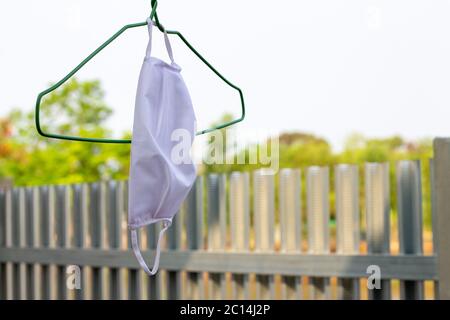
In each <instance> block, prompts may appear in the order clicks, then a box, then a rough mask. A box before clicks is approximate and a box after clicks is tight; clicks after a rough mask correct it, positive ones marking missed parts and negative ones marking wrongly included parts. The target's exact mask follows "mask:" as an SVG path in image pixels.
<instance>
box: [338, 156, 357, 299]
mask: <svg viewBox="0 0 450 320" xmlns="http://www.w3.org/2000/svg"><path fill="white" fill-rule="evenodd" d="M335 177H336V178H335V180H336V182H335V183H336V188H335V191H336V222H337V230H336V238H337V253H338V254H358V253H359V240H360V228H359V179H358V166H356V165H348V164H340V165H337V166H336V167H335ZM359 293H360V290H359V279H343V278H339V279H338V299H355V300H357V299H359Z"/></svg>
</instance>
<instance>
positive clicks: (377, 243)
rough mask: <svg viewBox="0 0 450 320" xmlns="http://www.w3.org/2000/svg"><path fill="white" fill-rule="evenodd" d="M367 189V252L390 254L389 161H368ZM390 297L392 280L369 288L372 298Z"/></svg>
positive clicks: (384, 298) (366, 173)
mask: <svg viewBox="0 0 450 320" xmlns="http://www.w3.org/2000/svg"><path fill="white" fill-rule="evenodd" d="M365 191H366V192H365V194H366V223H367V236H366V238H367V252H368V253H369V254H371V253H374V254H389V252H390V242H389V241H390V232H389V230H390V220H389V215H390V211H391V203H390V195H389V163H366V165H365ZM381 272H382V270H381ZM390 297H391V282H390V280H387V279H385V280H382V281H381V288H380V289H377V288H373V289H369V298H370V299H373V300H386V299H390Z"/></svg>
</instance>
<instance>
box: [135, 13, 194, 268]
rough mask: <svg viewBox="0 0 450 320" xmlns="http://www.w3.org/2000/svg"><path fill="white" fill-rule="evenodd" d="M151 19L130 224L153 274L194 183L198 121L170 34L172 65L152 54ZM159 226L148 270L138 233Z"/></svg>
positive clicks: (141, 82)
mask: <svg viewBox="0 0 450 320" xmlns="http://www.w3.org/2000/svg"><path fill="white" fill-rule="evenodd" d="M147 21H148V32H149V42H148V46H147V53H146V57H145V59H144V63H143V65H142V69H141V73H140V76H139V83H138V88H137V94H136V106H135V110H134V124H133V138H132V144H131V161H130V177H129V193H128V199H129V201H128V205H129V212H128V226H129V228H130V230H131V243H132V248H133V251H134V254H135V255H136V258H137V260H138V261H139V264H140V266H141V267H142V268H143V269H144V270H145V272H146V273H147V274H149V275H154V274H155V273H156V272H157V271H158V266H159V255H160V244H161V238H162V236H163V234H164V232H165V231H166V230H167V229H168V228H169V227H170V225H171V223H172V218H173V217H174V216H175V214H176V213H177V212H178V210H179V208H180V206H181V204H182V202H183V200H184V199H185V198H186V196H187V194H188V193H189V190H190V189H191V187H192V185H193V184H194V182H195V179H196V171H195V165H194V163H193V161H192V159H191V158H190V155H189V151H190V150H189V149H190V147H191V145H192V142H193V139H194V137H195V127H196V125H195V123H196V119H195V114H194V109H193V106H192V102H191V98H190V96H189V92H188V90H187V87H186V85H185V83H184V81H183V78H182V76H181V74H180V71H181V68H180V67H179V66H178V65H177V64H176V63H175V62H174V60H173V54H172V49H171V46H170V42H169V38H168V36H167V34H166V33H164V40H165V44H166V49H167V52H168V54H169V57H170V60H171V64H168V63H166V62H164V61H162V60H160V59H157V58H153V57H151V56H150V54H151V49H152V28H153V22H152V21H151V20H147ZM180 139H183V141H182V142H180ZM186 140H188V141H186ZM181 144H183V146H187V147H188V148H187V152H186V148H180V146H181ZM180 150H182V151H184V152H179V151H180ZM186 153H187V154H186ZM156 222H162V223H163V228H162V230H161V231H160V233H159V238H158V242H157V246H156V254H155V259H154V265H153V268H152V269H151V270H150V269H149V267H148V266H147V264H146V263H145V261H144V259H143V257H142V254H141V251H140V249H139V242H138V234H137V229H138V228H140V227H143V226H146V225H148V224H151V223H156Z"/></svg>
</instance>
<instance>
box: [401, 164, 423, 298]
mask: <svg viewBox="0 0 450 320" xmlns="http://www.w3.org/2000/svg"><path fill="white" fill-rule="evenodd" d="M420 174H421V171H420V162H419V161H399V162H397V207H398V236H399V243H400V253H402V254H422V252H423V246H422V189H421V188H422V184H421V177H420ZM400 284H401V285H400V289H401V297H402V299H409V300H411V299H414V300H417V299H423V282H422V281H401V282H400Z"/></svg>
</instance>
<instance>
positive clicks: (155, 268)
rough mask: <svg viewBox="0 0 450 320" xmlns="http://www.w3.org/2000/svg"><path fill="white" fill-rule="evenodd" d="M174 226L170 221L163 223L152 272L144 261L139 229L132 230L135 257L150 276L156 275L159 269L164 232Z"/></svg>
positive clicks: (132, 245)
mask: <svg viewBox="0 0 450 320" xmlns="http://www.w3.org/2000/svg"><path fill="white" fill-rule="evenodd" d="M171 224H172V221H171V220H170V219H165V220H164V221H163V228H162V229H161V231H160V232H159V237H158V243H157V244H156V253H155V260H154V262H153V268H152V270H151V271H150V269H149V267H148V266H147V263H146V262H145V260H144V257H142V253H141V249H140V248H139V241H138V236H137V229H131V247H132V248H133V252H134V255H135V256H136V259H137V260H138V262H139V265H140V266H141V267H142V269H144V271H145V273H147V274H148V275H150V276H153V275H155V274H156V272H157V271H158V268H159V256H160V253H161V239H162V237H163V235H164V232H166V230H167V229H168V228H169V227H170V225H171Z"/></svg>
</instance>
